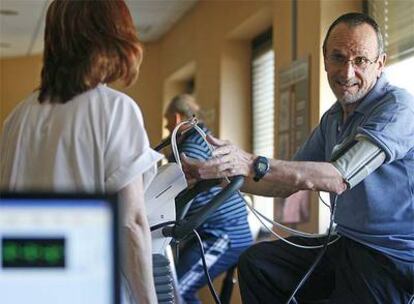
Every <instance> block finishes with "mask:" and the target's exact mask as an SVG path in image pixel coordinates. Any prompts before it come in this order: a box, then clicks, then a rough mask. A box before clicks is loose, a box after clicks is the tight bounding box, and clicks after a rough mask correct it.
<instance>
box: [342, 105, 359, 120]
mask: <svg viewBox="0 0 414 304" xmlns="http://www.w3.org/2000/svg"><path fill="white" fill-rule="evenodd" d="M360 103H361V100H358V101H357V102H353V103H350V104H346V105H342V111H343V116H342V123H344V122H345V121H346V119H347V118H348V117H349V116H350V115H351V114H352V113H353V112H354V111H355V109H356V108H357V107H358V106H359V104H360Z"/></svg>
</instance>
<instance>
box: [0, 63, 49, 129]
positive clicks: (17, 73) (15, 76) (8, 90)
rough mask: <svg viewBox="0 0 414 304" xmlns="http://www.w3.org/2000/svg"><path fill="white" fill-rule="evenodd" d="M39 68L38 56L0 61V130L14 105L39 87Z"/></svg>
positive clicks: (40, 65)
mask: <svg viewBox="0 0 414 304" xmlns="http://www.w3.org/2000/svg"><path fill="white" fill-rule="evenodd" d="M41 68H42V57H41V56H40V55H38V56H30V57H23V58H22V57H17V58H9V59H3V60H0V130H1V129H2V127H3V121H4V120H5V118H6V117H7V115H8V114H9V113H10V112H11V111H12V109H13V108H14V107H15V106H16V104H17V103H18V102H20V101H21V100H22V99H23V98H25V97H26V96H27V95H29V94H30V93H31V92H33V91H34V90H35V88H36V87H38V86H39V83H40V82H39V81H40V71H41Z"/></svg>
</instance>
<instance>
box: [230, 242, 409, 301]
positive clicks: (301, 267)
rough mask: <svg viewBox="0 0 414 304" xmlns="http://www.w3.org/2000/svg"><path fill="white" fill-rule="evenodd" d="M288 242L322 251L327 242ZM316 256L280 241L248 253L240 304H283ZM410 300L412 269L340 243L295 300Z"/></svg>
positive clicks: (244, 259)
mask: <svg viewBox="0 0 414 304" xmlns="http://www.w3.org/2000/svg"><path fill="white" fill-rule="evenodd" d="M288 239H289V240H290V241H292V242H295V243H298V244H303V245H305V244H306V245H320V244H323V243H324V240H325V239H324V238H317V239H305V238H300V237H290V238H288ZM320 250H321V249H301V248H297V247H293V246H291V245H288V244H286V243H284V242H282V241H273V242H262V243H258V244H256V245H254V246H252V247H250V248H249V249H248V250H246V251H245V252H244V253H243V254H242V255H241V257H240V260H239V264H238V273H239V281H240V292H241V295H242V299H243V303H245V304H255V303H258V304H259V303H260V304H267V303H269V304H276V303H286V301H287V299H288V298H289V296H290V295H291V293H292V292H293V290H294V289H295V287H296V286H297V284H298V283H299V281H300V280H301V279H302V277H303V276H304V275H305V273H306V272H307V271H308V269H309V267H310V266H311V264H312V263H313V262H314V260H315V258H316V256H317V255H318V252H319V251H320ZM413 295H414V264H413V263H410V262H406V261H402V260H398V259H396V258H393V257H389V256H386V255H384V254H382V253H380V252H378V251H376V250H373V249H371V248H369V247H367V246H364V245H362V244H360V243H357V242H355V241H352V240H350V239H348V238H345V237H341V238H340V239H339V240H338V241H337V242H335V243H334V244H332V245H330V246H328V249H327V251H326V253H325V255H324V256H323V257H322V259H321V261H320V263H319V265H318V266H317V267H316V269H315V270H314V271H313V273H312V274H311V276H310V277H309V278H308V280H307V281H306V283H305V284H304V285H303V286H302V288H301V289H300V290H299V292H298V293H297V294H296V296H295V299H296V301H297V302H298V303H343V304H352V303H361V304H369V303H379V304H385V303H387V304H388V303H389V304H394V303H395V304H402V303H404V304H406V303H409V302H410V300H411V301H413V300H412V299H413ZM323 300H324V302H323Z"/></svg>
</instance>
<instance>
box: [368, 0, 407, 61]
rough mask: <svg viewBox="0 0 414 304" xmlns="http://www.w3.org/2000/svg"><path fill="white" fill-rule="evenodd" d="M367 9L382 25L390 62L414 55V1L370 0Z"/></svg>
mask: <svg viewBox="0 0 414 304" xmlns="http://www.w3.org/2000/svg"><path fill="white" fill-rule="evenodd" d="M366 10H367V11H368V14H369V15H370V16H372V17H373V18H374V19H375V20H376V21H377V22H378V24H379V26H380V27H381V31H382V33H383V35H384V44H385V51H386V52H387V54H388V63H390V64H391V63H395V62H398V61H401V60H403V59H404V58H408V57H412V56H414V2H413V1H391V0H368V1H367V7H366Z"/></svg>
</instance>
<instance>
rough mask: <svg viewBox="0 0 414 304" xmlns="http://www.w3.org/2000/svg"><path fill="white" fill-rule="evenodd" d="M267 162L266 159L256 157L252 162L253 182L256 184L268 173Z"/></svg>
mask: <svg viewBox="0 0 414 304" xmlns="http://www.w3.org/2000/svg"><path fill="white" fill-rule="evenodd" d="M269 169H270V165H269V160H268V159H267V158H266V157H263V156H258V157H257V158H256V159H255V160H254V162H253V170H254V177H253V180H254V181H255V182H258V181H259V180H261V179H262V177H263V176H265V175H266V173H267V172H269Z"/></svg>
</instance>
